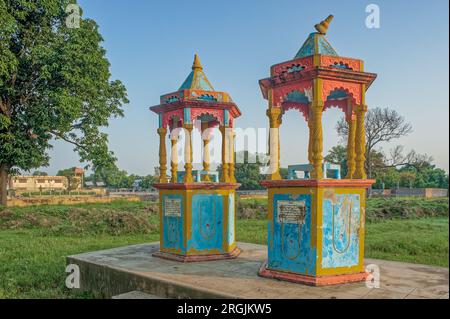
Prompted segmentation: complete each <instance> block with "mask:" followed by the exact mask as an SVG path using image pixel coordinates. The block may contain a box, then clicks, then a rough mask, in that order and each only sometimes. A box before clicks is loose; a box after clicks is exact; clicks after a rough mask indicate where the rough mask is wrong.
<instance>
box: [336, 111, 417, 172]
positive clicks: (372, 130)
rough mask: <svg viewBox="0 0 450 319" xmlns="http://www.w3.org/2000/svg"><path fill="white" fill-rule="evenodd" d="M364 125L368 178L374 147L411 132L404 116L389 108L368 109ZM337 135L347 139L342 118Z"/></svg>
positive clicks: (371, 167) (371, 168)
mask: <svg viewBox="0 0 450 319" xmlns="http://www.w3.org/2000/svg"><path fill="white" fill-rule="evenodd" d="M365 126H366V163H365V164H366V165H365V166H366V170H367V175H368V177H369V178H372V173H373V165H372V154H374V153H373V150H375V147H376V146H377V145H379V144H380V143H383V142H391V141H392V140H394V139H398V138H400V137H402V136H406V135H408V134H409V133H411V132H412V126H411V124H410V123H408V122H406V121H405V118H404V117H403V116H401V115H400V114H398V113H397V112H396V111H395V110H391V109H389V108H384V109H382V108H378V107H377V108H373V109H369V111H368V112H367V115H366V119H365ZM336 130H337V133H338V135H339V136H340V137H341V138H342V139H343V140H344V141H347V137H348V124H347V122H346V120H345V119H344V118H342V119H340V120H339V122H338V124H337V125H336Z"/></svg>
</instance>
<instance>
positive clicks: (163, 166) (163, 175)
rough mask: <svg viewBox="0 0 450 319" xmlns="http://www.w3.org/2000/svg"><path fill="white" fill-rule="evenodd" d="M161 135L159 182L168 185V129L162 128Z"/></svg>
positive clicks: (159, 131) (159, 130)
mask: <svg viewBox="0 0 450 319" xmlns="http://www.w3.org/2000/svg"><path fill="white" fill-rule="evenodd" d="M158 134H159V182H160V183H167V152H166V134H167V129H166V128H163V127H160V128H159V129H158Z"/></svg>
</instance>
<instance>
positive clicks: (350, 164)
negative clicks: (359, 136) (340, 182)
mask: <svg viewBox="0 0 450 319" xmlns="http://www.w3.org/2000/svg"><path fill="white" fill-rule="evenodd" d="M346 120H347V124H348V140H347V176H346V178H347V179H353V177H354V176H355V169H356V153H355V138H356V118H355V116H354V115H353V112H352V114H351V115H350V117H347V118H346Z"/></svg>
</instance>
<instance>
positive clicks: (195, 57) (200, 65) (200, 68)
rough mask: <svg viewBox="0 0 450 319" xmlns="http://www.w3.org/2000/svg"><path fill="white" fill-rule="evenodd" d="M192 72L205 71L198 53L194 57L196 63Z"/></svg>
mask: <svg viewBox="0 0 450 319" xmlns="http://www.w3.org/2000/svg"><path fill="white" fill-rule="evenodd" d="M192 70H203V67H202V64H201V63H200V59H199V58H198V54H197V53H196V54H195V56H194V63H193V64H192Z"/></svg>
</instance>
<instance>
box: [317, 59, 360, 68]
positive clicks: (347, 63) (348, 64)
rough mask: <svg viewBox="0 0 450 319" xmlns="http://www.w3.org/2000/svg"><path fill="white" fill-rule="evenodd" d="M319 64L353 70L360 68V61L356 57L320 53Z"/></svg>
mask: <svg viewBox="0 0 450 319" xmlns="http://www.w3.org/2000/svg"><path fill="white" fill-rule="evenodd" d="M320 64H321V65H323V66H328V67H335V68H342V69H348V70H353V71H359V70H360V69H361V61H360V60H357V59H350V58H343V57H336V56H329V55H322V56H321V57H320Z"/></svg>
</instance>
